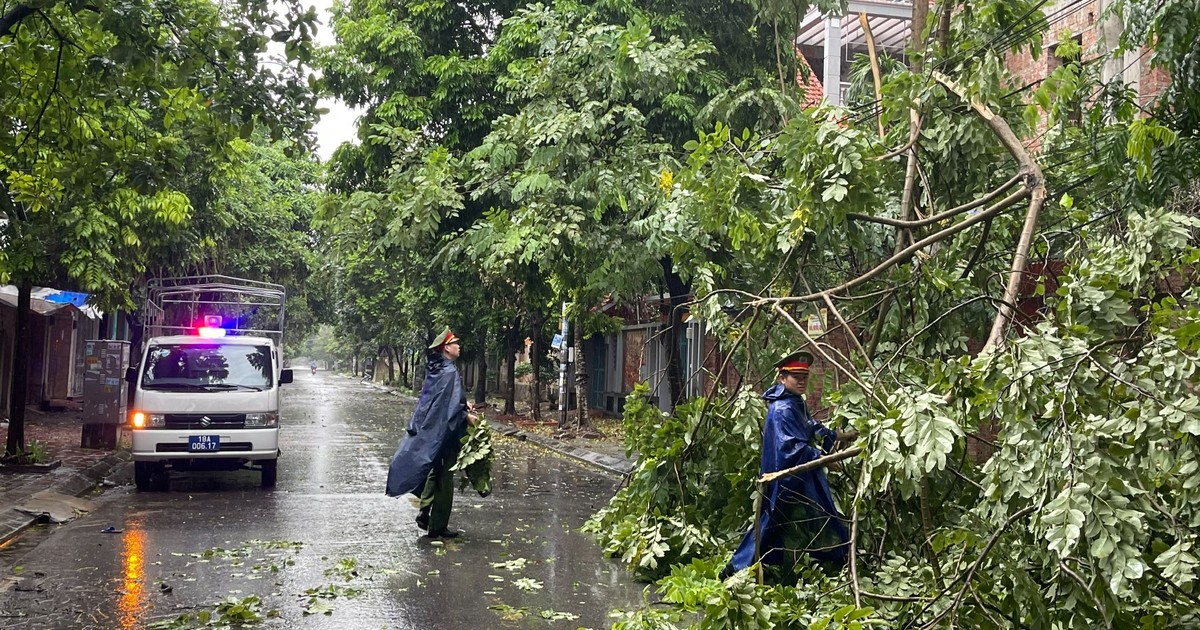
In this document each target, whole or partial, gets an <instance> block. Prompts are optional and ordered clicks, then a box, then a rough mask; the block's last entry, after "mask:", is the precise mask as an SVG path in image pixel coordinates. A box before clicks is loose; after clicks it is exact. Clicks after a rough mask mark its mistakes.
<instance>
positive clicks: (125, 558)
mask: <svg viewBox="0 0 1200 630" xmlns="http://www.w3.org/2000/svg"><path fill="white" fill-rule="evenodd" d="M124 534H125V536H124V539H123V540H122V542H123V543H124V547H123V549H122V556H121V560H122V565H123V566H122V568H123V569H124V580H123V584H122V585H121V586H122V589H121V593H122V595H121V599H120V600H118V601H117V614H118V618H119V619H120V622H121V628H122V629H123V630H132V629H133V628H140V627H142V626H143V624H142V623H141V615H142V611H144V610H145V608H146V579H145V571H146V531H145V530H143V529H142V526H141V523H131V524H129V525H128V526H127V527H126V528H125V532H124Z"/></svg>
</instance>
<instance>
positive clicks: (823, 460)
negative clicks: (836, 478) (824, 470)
mask: <svg viewBox="0 0 1200 630" xmlns="http://www.w3.org/2000/svg"><path fill="white" fill-rule="evenodd" d="M862 452H863V449H862V447H860V446H855V447H854V448H848V449H846V450H844V451H838V452H836V453H833V454H830V455H825V456H824V457H818V458H816V459H814V460H812V461H810V462H804V463H803V464H800V465H799V466H792V467H791V468H785V469H783V470H778V471H775V472H769V473H767V474H765V475H763V476H762V477H759V478H758V483H770V482H772V481H775V480H776V479H779V478H781V477H790V476H792V475H799V474H800V473H803V472H808V471H810V470H815V469H817V468H821V467H823V466H828V465H829V464H834V463H837V462H840V461H842V460H844V459H850V458H851V457H857V456H858V454H859V453H862Z"/></svg>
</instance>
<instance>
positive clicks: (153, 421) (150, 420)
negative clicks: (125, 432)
mask: <svg viewBox="0 0 1200 630" xmlns="http://www.w3.org/2000/svg"><path fill="white" fill-rule="evenodd" d="M129 424H130V425H132V426H133V428H135V429H146V428H153V427H165V426H167V418H166V416H164V415H163V414H161V413H145V412H143V411H135V412H133V413H131V414H129Z"/></svg>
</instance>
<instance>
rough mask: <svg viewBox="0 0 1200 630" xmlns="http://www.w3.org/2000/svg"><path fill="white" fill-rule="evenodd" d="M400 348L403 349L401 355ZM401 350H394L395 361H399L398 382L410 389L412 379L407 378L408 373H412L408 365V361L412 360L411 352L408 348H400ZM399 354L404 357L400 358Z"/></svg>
mask: <svg viewBox="0 0 1200 630" xmlns="http://www.w3.org/2000/svg"><path fill="white" fill-rule="evenodd" d="M401 350H402V351H403V355H401ZM401 350H397V351H396V361H397V362H398V363H400V382H401V383H402V384H403V385H404V388H405V389H412V381H410V380H409V379H408V375H409V374H411V373H412V369H411V367H410V366H409V363H410V362H411V361H412V352H409V350H408V348H402V349H401ZM401 356H403V357H404V358H403V359H401V358H400V357H401Z"/></svg>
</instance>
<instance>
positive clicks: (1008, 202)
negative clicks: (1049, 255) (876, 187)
mask: <svg viewBox="0 0 1200 630" xmlns="http://www.w3.org/2000/svg"><path fill="white" fill-rule="evenodd" d="M1028 196H1029V191H1027V190H1025V189H1024V188H1022V189H1021V190H1019V191H1017V192H1014V193H1012V194H1010V195H1009V196H1007V197H1005V198H1004V199H1001V200H1000V201H999V202H997V203H996V204H994V205H992V206H991V207H989V208H987V209H986V210H982V211H980V212H979V213H978V214H976V215H974V216H972V217H970V218H967V219H964V220H963V221H961V222H959V223H955V224H954V225H952V226H950V227H948V228H945V229H943V230H941V231H939V232H934V233H933V234H930V235H929V236H926V237H925V238H923V239H921V240H920V241H917V242H916V243H913V244H912V245H909V246H908V247H906V248H904V249H903V250H901V251H900V252H899V253H897V254H895V255H893V256H892V257H891V258H888V259H887V260H885V261H883V262H881V263H879V264H878V265H876V266H875V268H874V269H871V270H870V271H868V272H866V273H864V274H862V275H861V276H859V277H857V278H855V279H853V280H850V281H849V282H846V283H844V284H842V285H840V286H837V287H834V288H832V289H826V290H824V291H821V292H818V293H810V294H808V295H800V296H795V297H785V298H763V299H761V300H759V301H758V302H757V303H755V304H767V303H769V302H772V301H774V302H778V303H789V302H815V301H816V300H819V299H821V294H822V293H829V294H833V293H839V292H842V291H848V290H850V289H853V288H854V287H857V286H859V285H861V284H863V283H866V282H868V281H870V280H873V279H874V278H876V277H877V276H879V275H880V274H882V273H883V272H885V271H887V270H888V269H891V268H892V267H894V266H896V265H898V264H900V263H902V262H904V261H906V260H908V259H909V258H912V255H913V254H915V253H916V252H918V251H920V250H922V249H924V248H926V247H928V246H929V245H932V244H933V243H937V242H938V241H942V240H945V239H947V238H949V237H951V236H953V235H955V234H958V233H959V232H961V231H963V230H965V229H967V228H969V227H971V226H972V225H975V224H977V223H981V222H983V221H986V220H988V219H989V218H991V217H994V216H996V215H998V214H1000V213H1001V212H1003V211H1004V210H1007V209H1008V208H1009V207H1010V206H1012V205H1013V204H1015V203H1017V202H1018V201H1021V200H1022V199H1024V198H1026V197H1028Z"/></svg>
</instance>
